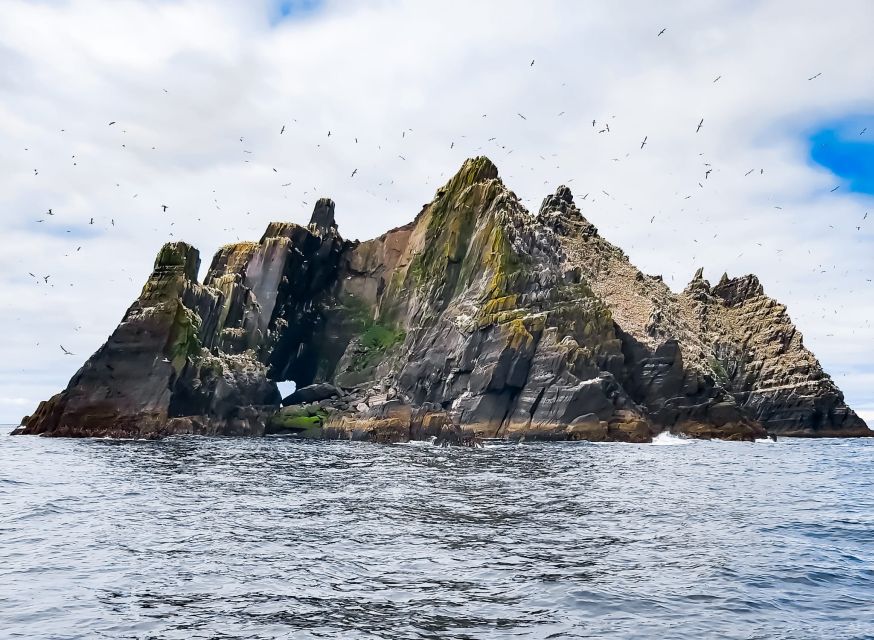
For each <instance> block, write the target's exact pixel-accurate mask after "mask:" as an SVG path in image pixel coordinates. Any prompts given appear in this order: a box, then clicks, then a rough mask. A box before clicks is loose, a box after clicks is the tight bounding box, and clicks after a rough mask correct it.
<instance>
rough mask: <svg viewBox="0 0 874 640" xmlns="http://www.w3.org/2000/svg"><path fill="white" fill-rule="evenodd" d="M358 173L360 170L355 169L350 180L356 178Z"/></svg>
mask: <svg viewBox="0 0 874 640" xmlns="http://www.w3.org/2000/svg"><path fill="white" fill-rule="evenodd" d="M356 173H358V169H353V171H352V175H351V176H349V177H350V178H354V177H355V174H356Z"/></svg>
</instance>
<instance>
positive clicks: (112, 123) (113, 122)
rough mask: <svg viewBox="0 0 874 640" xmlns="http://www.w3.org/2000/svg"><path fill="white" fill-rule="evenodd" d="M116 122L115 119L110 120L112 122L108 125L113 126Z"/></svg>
mask: <svg viewBox="0 0 874 640" xmlns="http://www.w3.org/2000/svg"><path fill="white" fill-rule="evenodd" d="M114 124H115V120H113V121H112V122H110V123H109V124H108V125H106V126H108V127H111V126H112V125H114Z"/></svg>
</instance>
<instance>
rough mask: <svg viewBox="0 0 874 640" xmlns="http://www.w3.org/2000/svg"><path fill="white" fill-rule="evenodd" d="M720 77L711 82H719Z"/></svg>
mask: <svg viewBox="0 0 874 640" xmlns="http://www.w3.org/2000/svg"><path fill="white" fill-rule="evenodd" d="M721 77H722V76H716V78H715V79H714V80H713V82H719V79H720V78H721Z"/></svg>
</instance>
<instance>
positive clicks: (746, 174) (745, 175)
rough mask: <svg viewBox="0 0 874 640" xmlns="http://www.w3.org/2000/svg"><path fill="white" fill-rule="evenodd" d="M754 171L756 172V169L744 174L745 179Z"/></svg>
mask: <svg viewBox="0 0 874 640" xmlns="http://www.w3.org/2000/svg"><path fill="white" fill-rule="evenodd" d="M753 171H755V169H750V170H749V171H747V172H746V173H745V174H744V178H746V177H747V176H748V175H750V174H751V173H752V172H753Z"/></svg>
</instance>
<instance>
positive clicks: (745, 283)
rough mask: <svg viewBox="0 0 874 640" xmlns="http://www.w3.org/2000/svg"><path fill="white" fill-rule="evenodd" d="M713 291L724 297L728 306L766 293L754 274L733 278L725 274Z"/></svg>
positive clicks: (714, 293) (716, 294)
mask: <svg viewBox="0 0 874 640" xmlns="http://www.w3.org/2000/svg"><path fill="white" fill-rule="evenodd" d="M711 293H712V294H713V295H715V296H717V297H719V298H722V300H723V302H725V304H727V305H728V306H734V305H736V304H740V303H741V302H743V301H745V300H749V299H750V298H754V297H756V296H761V295H764V293H765V290H764V288H763V287H762V283H761V282H759V279H758V278H757V277H756V276H754V275H753V274H749V275H746V276H743V277H741V278H731V279H729V277H728V276H727V275H726V274H723V275H722V278H721V279H720V280H719V283H718V284H717V285H715V286H714V287H713V289H712V291H711Z"/></svg>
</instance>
